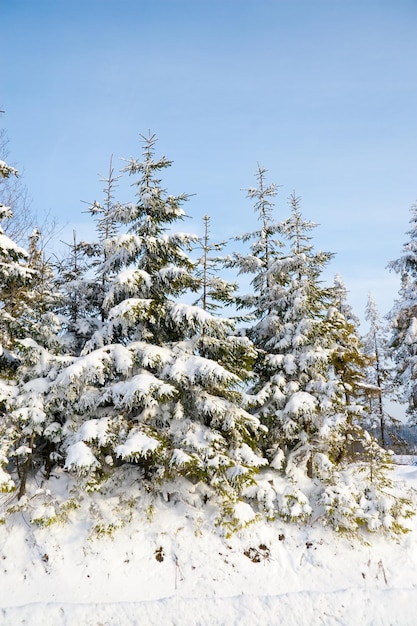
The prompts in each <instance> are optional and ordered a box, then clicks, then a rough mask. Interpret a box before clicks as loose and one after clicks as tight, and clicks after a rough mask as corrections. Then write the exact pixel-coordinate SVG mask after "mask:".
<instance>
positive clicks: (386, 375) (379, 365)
mask: <svg viewBox="0 0 417 626" xmlns="http://www.w3.org/2000/svg"><path fill="white" fill-rule="evenodd" d="M365 319H366V320H367V322H368V323H369V330H368V332H367V333H366V335H365V336H364V339H363V344H364V348H365V350H366V353H367V354H368V355H369V357H370V363H369V365H368V368H367V379H366V382H367V387H366V390H365V393H366V396H367V400H368V409H369V416H370V421H371V422H373V421H374V420H376V422H377V423H378V426H379V436H380V443H381V446H382V447H385V446H386V444H387V437H386V434H387V433H386V426H387V422H389V421H390V420H391V418H390V416H389V414H388V412H387V411H386V409H385V406H384V400H386V399H387V397H388V395H389V393H390V392H391V378H392V362H391V358H390V354H389V345H388V344H389V341H388V328H387V324H386V323H383V322H382V319H381V316H380V315H379V311H378V308H377V305H376V303H375V301H374V299H373V298H372V296H371V294H368V300H367V303H366V309H365Z"/></svg>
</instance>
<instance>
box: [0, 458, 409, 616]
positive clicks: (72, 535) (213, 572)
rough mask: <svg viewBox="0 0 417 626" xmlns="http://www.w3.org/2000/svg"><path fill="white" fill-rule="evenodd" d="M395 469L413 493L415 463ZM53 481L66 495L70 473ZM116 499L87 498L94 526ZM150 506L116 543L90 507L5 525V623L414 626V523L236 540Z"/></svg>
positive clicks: (277, 526) (185, 508)
mask: <svg viewBox="0 0 417 626" xmlns="http://www.w3.org/2000/svg"><path fill="white" fill-rule="evenodd" d="M395 471H396V474H397V475H398V476H399V477H400V478H401V479H402V480H405V481H406V483H407V484H408V485H410V486H411V487H413V488H414V489H417V467H416V466H397V467H396V470H395ZM55 480H56V482H57V484H58V485H62V489H64V488H65V484H66V481H67V480H68V477H67V475H66V474H65V473H63V472H62V473H60V474H56V475H55ZM7 497H10V495H8V494H3V496H2V498H7ZM113 500H114V498H110V497H109V498H108V499H107V500H106V498H103V496H100V498H99V499H97V500H96V501H94V494H93V495H92V496H91V498H90V499H86V500H85V501H89V503H90V504H89V507H90V516H89V517H90V519H91V509H92V508H93V509H94V506H97V507H98V506H100V507H101V517H100V519H103V516H105V514H106V511H108V512H109V511H110V510H111V508H112V507H114V506H115V504H116V503H115V502H114V501H113ZM94 502H95V504H94ZM146 504H147V503H146V502H144V503H143V507H142V508H141V507H136V508H134V509H132V511H131V519H130V520H129V522H128V523H126V524H125V525H124V526H123V527H121V528H119V529H117V530H115V531H114V533H113V534H112V535H111V536H110V535H109V534H106V533H104V536H102V534H101V533H100V527H99V526H97V527H96V529H95V530H94V529H92V528H91V524H90V525H89V524H88V523H87V521H86V520H87V517H88V516H86V515H85V516H84V515H83V511H82V508H81V509H79V510H78V511H74V512H73V513H71V515H70V518H69V520H68V521H67V522H66V523H62V524H60V523H55V524H52V525H51V526H49V527H46V528H42V527H38V526H37V525H35V524H30V523H29V522H28V517H27V514H23V513H22V514H17V515H16V516H15V517H14V518H13V519H9V520H8V521H7V522H6V524H4V525H2V526H1V527H0V577H1V592H0V625H2V626H3V625H4V626H6V625H7V626H15V625H17V624H28V625H31V626H38V625H39V626H40V625H42V626H49V625H50V626H61V625H62V626H64V625H65V626H125V625H143V626H152V625H158V626H165V625H167V626H168V625H170V626H171V625H177V626H196V625H204V626H205V625H207V626H217V625H225V626H233V625H236V626H268V625H271V626H273V625H274V626H275V625H281V624H282V625H285V626H303V625H304V624H305V625H309V626H314V625H316V624H317V625H318V624H320V625H322V626H333V625H336V624H337V625H339V626H340V625H342V626H344V625H346V626H350V625H352V626H359V625H360V626H364V625H369V626H370V625H372V626H379V625H381V626H388V625H392V626H414V625H415V624H416V619H417V618H416V613H417V520H416V518H414V519H413V520H412V522H411V525H412V527H413V530H412V532H410V533H408V534H406V535H404V536H402V537H400V538H398V539H389V538H387V537H386V536H384V535H380V534H378V535H376V534H375V535H370V534H368V535H364V536H363V538H362V540H359V539H353V538H347V537H342V536H339V535H336V534H335V533H334V532H333V531H332V530H330V529H326V528H323V527H321V526H320V524H319V523H318V522H316V523H315V524H314V525H306V526H296V525H294V524H285V523H284V522H279V521H276V522H270V523H266V522H257V523H254V524H252V525H250V526H248V527H247V528H246V529H245V530H243V531H240V532H238V533H236V534H233V535H232V536H231V537H229V538H228V537H225V536H224V535H222V533H221V532H220V531H219V532H217V531H215V530H213V527H212V526H210V523H211V522H212V520H209V519H208V517H209V512H208V513H207V511H205V513H204V517H203V512H202V511H200V510H198V509H196V508H195V507H193V506H192V504H189V505H185V504H181V503H180V502H179V501H178V502H175V498H174V499H172V498H170V501H169V502H166V501H165V500H164V499H162V498H161V501H160V503H159V504H158V505H157V506H155V507H154V509H152V510H150V509H148V510H146ZM43 515H44V517H45V511H44V512H43ZM208 522H210V523H208Z"/></svg>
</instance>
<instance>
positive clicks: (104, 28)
mask: <svg viewBox="0 0 417 626" xmlns="http://www.w3.org/2000/svg"><path fill="white" fill-rule="evenodd" d="M416 35H417V2H415V0H410V1H407V0H396V1H395V2H393V1H392V0H385V1H384V0H379V1H377V0H274V1H273V0H222V1H220V0H117V1H116V0H71V1H70V0H68V1H64V0H37V2H33V0H13V1H12V0H2V2H1V20H0V41H1V42H2V69H1V91H0V105H1V108H2V109H5V110H6V114H5V115H3V116H2V118H1V123H2V125H3V127H5V128H6V130H7V132H8V135H9V138H10V146H9V147H10V150H11V153H12V159H11V160H13V161H15V162H16V163H17V165H18V166H19V168H20V169H22V170H24V180H25V183H26V185H27V187H28V189H29V192H30V194H31V196H32V199H33V204H32V206H33V208H34V209H35V210H36V211H38V213H39V214H40V215H42V213H43V212H45V211H50V212H51V214H52V215H53V216H55V217H56V219H57V220H58V222H59V223H61V224H64V225H65V231H64V234H63V235H62V234H61V235H60V237H61V238H62V237H67V240H68V241H70V233H71V232H72V230H73V229H76V230H77V232H78V233H79V236H80V237H81V236H82V235H83V233H85V232H88V229H89V228H91V221H90V219H89V217H88V215H86V214H85V213H84V211H85V210H86V206H85V204H83V201H93V200H94V199H101V197H102V194H101V188H102V186H103V184H102V183H101V182H100V181H99V174H106V172H107V171H108V164H109V159H110V155H111V154H114V163H115V165H116V166H117V167H118V165H119V163H120V166H122V165H123V164H122V162H121V161H119V157H125V158H129V157H131V156H134V157H138V156H140V154H141V145H140V142H139V135H140V134H141V133H143V134H147V132H148V129H151V130H152V131H154V132H155V133H156V134H157V136H158V137H159V145H158V148H159V153H163V154H165V155H166V156H167V157H168V158H170V159H172V160H173V162H174V163H173V166H172V168H170V170H169V171H167V174H166V176H164V181H163V182H164V185H165V186H166V187H167V188H168V190H169V192H170V193H179V192H182V191H184V192H187V193H189V194H196V195H194V196H193V197H192V198H191V199H190V201H189V202H188V203H187V206H186V210H187V212H188V213H189V215H190V216H191V217H192V220H190V221H187V222H186V224H184V225H182V226H181V228H182V229H183V230H185V229H186V230H189V231H192V232H195V231H199V230H201V217H202V216H203V215H204V214H209V215H210V216H211V218H212V232H213V237H214V238H216V237H217V238H219V237H220V238H223V237H229V236H233V235H235V234H238V233H241V232H246V231H248V230H252V229H253V228H255V227H256V225H257V223H256V217H255V215H254V213H253V210H252V205H251V203H250V201H249V200H248V199H247V198H246V196H245V192H244V191H242V189H244V188H247V187H250V186H253V185H254V182H255V179H254V175H255V172H256V168H257V163H259V164H261V165H262V166H264V167H266V168H267V169H268V181H269V182H275V183H277V184H279V185H282V187H280V189H279V193H278V197H277V198H276V217H277V219H281V217H282V218H283V217H285V216H287V214H288V205H287V198H288V196H289V195H290V194H291V192H292V191H293V190H295V191H296V193H297V195H300V196H301V197H302V211H303V214H304V216H305V217H306V218H307V219H311V220H313V221H315V222H317V223H318V224H320V226H319V227H318V228H317V229H316V230H315V231H314V243H315V246H316V247H317V248H320V249H324V250H328V251H331V252H334V253H335V258H334V260H333V261H332V264H331V266H330V268H329V271H328V275H329V278H330V279H332V277H333V276H334V274H336V273H340V274H341V275H342V277H343V279H344V282H345V284H346V286H347V288H348V290H349V292H350V303H351V304H352V306H353V308H354V310H355V312H356V313H357V314H358V315H359V316H361V317H363V311H364V307H365V304H366V299H367V294H368V291H370V292H371V293H372V294H373V297H374V299H375V300H376V302H377V305H378V307H379V309H380V312H381V313H383V314H384V313H386V312H387V311H388V310H389V309H390V308H391V306H392V303H393V300H394V298H395V297H396V296H397V290H398V284H399V283H398V279H397V277H396V276H395V275H392V274H390V273H389V272H388V271H387V270H386V269H385V268H386V265H387V263H388V262H389V261H390V260H391V259H395V258H397V257H398V256H400V254H401V248H402V245H403V244H404V242H405V240H406V235H405V233H406V231H407V230H408V228H409V219H410V212H409V209H410V206H411V205H412V204H413V203H414V202H415V200H416V199H417V178H416V171H417V167H416V165H417V150H416V145H417V142H416V140H417V36H416ZM120 196H121V199H122V200H129V199H132V189H131V188H129V186H128V185H127V186H126V185H125V187H123V188H121V189H120Z"/></svg>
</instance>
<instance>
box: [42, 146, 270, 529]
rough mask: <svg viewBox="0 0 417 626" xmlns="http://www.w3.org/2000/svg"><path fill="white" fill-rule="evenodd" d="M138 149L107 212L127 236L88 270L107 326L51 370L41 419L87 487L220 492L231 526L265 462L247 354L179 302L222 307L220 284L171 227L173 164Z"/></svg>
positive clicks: (247, 346) (225, 324)
mask: <svg viewBox="0 0 417 626" xmlns="http://www.w3.org/2000/svg"><path fill="white" fill-rule="evenodd" d="M143 141H144V150H143V160H135V159H131V160H129V161H128V164H127V166H126V168H125V171H126V172H127V173H128V174H130V175H132V176H136V177H137V179H136V182H135V184H134V185H135V187H136V199H135V201H134V202H132V203H129V204H125V205H118V206H117V208H116V209H115V212H116V216H117V221H118V224H119V225H120V227H121V228H122V227H124V229H125V232H120V233H118V234H116V235H115V236H110V237H109V238H105V239H104V240H103V246H104V249H105V257H103V259H102V267H100V265H99V264H98V265H97V272H99V273H102V272H103V268H105V269H106V272H107V276H108V277H109V280H108V284H107V293H106V297H105V298H104V300H103V309H104V316H103V317H104V319H103V320H102V323H101V325H100V328H98V329H97V330H96V332H95V333H94V334H93V335H92V337H91V339H90V340H89V341H87V343H86V344H85V346H84V348H83V350H82V352H81V354H80V355H79V356H77V355H75V356H74V357H72V359H71V360H70V363H69V365H67V366H65V364H63V365H62V367H61V369H59V368H58V367H57V366H55V369H54V372H53V374H52V373H51V372H49V374H48V380H51V384H49V383H48V386H47V391H46V394H45V407H46V408H45V410H46V411H47V412H48V413H49V414H51V415H59V420H57V421H56V432H57V433H58V432H59V433H61V435H62V436H61V435H60V436H61V439H60V444H59V449H60V453H61V454H62V455H63V456H64V460H63V463H64V465H65V467H66V468H67V470H69V471H73V472H74V473H75V474H76V475H78V476H79V477H80V480H81V482H83V481H84V482H85V484H86V485H87V486H88V489H105V488H108V485H109V484H110V482H109V481H110V479H113V478H115V477H116V476H117V475H118V473H120V472H123V471H124V470H126V468H131V469H133V471H134V472H135V473H136V474H137V475H138V476H139V477H141V478H142V480H144V481H145V484H147V485H148V488H149V489H151V490H154V489H157V490H158V491H159V490H161V489H165V490H167V489H169V488H168V487H167V486H166V485H167V484H168V483H169V482H171V483H174V484H175V481H176V480H177V479H178V478H179V477H180V476H183V477H184V478H186V479H188V481H189V482H188V487H187V489H188V490H194V489H195V487H194V486H193V485H195V484H199V485H201V489H202V493H203V492H204V494H203V495H204V498H207V497H209V496H210V494H212V495H213V497H215V498H217V497H218V496H219V495H220V496H221V497H220V501H221V502H222V506H224V507H225V508H224V509H223V516H224V517H223V519H224V521H225V523H226V522H227V520H229V522H227V523H231V524H232V523H233V520H234V514H233V503H234V502H235V501H236V499H237V498H238V496H239V493H240V490H241V487H242V486H243V485H244V484H247V483H250V482H252V481H253V477H254V475H255V473H256V471H257V469H258V467H260V466H262V465H263V464H265V462H266V461H265V459H264V458H263V457H262V455H261V454H260V452H259V450H258V447H257V436H256V435H257V432H258V431H259V429H260V423H259V420H258V418H256V417H255V416H253V415H252V414H251V413H249V411H247V410H246V408H245V393H244V378H245V377H247V375H248V374H247V368H249V367H250V363H251V360H253V356H254V349H253V346H252V345H251V343H250V342H249V341H248V340H247V339H246V338H242V337H239V336H234V335H233V323H232V321H231V320H228V319H222V318H221V317H217V316H215V315H214V314H213V313H212V312H210V310H209V309H210V308H211V307H210V306H209V304H208V300H206V306H205V308H204V307H200V306H196V305H191V304H187V294H189V293H190V292H196V291H199V290H200V289H201V288H203V290H204V288H206V289H208V291H207V295H209V293H210V301H211V302H212V303H213V302H214V299H220V300H221V299H222V298H223V297H226V294H227V289H226V283H224V284H223V286H222V289H219V286H220V284H219V285H218V288H217V291H216V289H214V283H212V282H211V281H209V280H208V274H207V273H206V274H205V276H203V277H201V276H198V275H196V272H197V270H198V267H196V264H195V263H194V262H193V261H192V260H191V258H190V256H189V252H190V251H191V246H192V244H194V243H197V242H198V238H197V237H196V236H195V235H191V234H187V233H183V232H174V231H173V229H172V227H173V226H174V225H175V223H176V222H177V221H179V220H181V219H182V218H183V217H184V215H185V214H184V211H183V209H182V206H181V205H182V204H183V202H184V201H185V200H186V199H187V196H186V195H185V194H181V195H178V196H172V195H167V194H166V192H165V190H164V189H163V188H162V187H161V185H160V182H161V181H160V177H159V173H160V171H161V170H163V169H164V168H166V167H168V166H170V165H171V162H170V161H168V160H167V159H166V158H165V157H161V158H159V159H155V158H154V148H155V143H156V137H155V136H154V135H150V136H148V137H143ZM204 247H205V248H206V251H207V250H208V247H209V244H208V241H207V239H206V240H204ZM206 260H207V258H206ZM197 273H198V272H197ZM231 355H232V356H233V358H232V357H231ZM37 384H38V385H40V381H38V383H37ZM161 485H165V487H161ZM171 489H172V490H174V491H175V486H174V487H171ZM201 497H203V496H201Z"/></svg>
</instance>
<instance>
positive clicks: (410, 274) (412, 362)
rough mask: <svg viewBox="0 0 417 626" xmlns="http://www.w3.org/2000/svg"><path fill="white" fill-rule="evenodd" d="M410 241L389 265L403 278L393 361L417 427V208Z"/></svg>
mask: <svg viewBox="0 0 417 626" xmlns="http://www.w3.org/2000/svg"><path fill="white" fill-rule="evenodd" d="M410 224H411V228H410V230H409V231H408V233H407V234H408V235H409V240H408V241H407V242H406V243H405V244H404V246H403V252H402V255H401V256H400V257H399V258H398V259H396V260H395V261H391V262H390V263H389V265H388V267H389V269H390V270H393V271H395V272H396V273H397V274H399V275H400V277H401V287H400V290H399V298H398V299H397V300H396V301H395V303H394V305H393V307H392V309H391V311H390V313H389V316H388V317H389V320H390V325H391V341H390V345H391V348H392V358H393V361H394V364H395V369H396V374H395V378H394V383H395V386H396V391H397V397H398V399H399V400H400V401H401V402H404V403H405V404H406V405H407V414H408V417H409V420H410V423H413V424H416V423H417V417H416V415H417V413H416V411H417V366H416V365H417V288H416V287H417V204H414V205H413V206H412V207H411V219H410Z"/></svg>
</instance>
